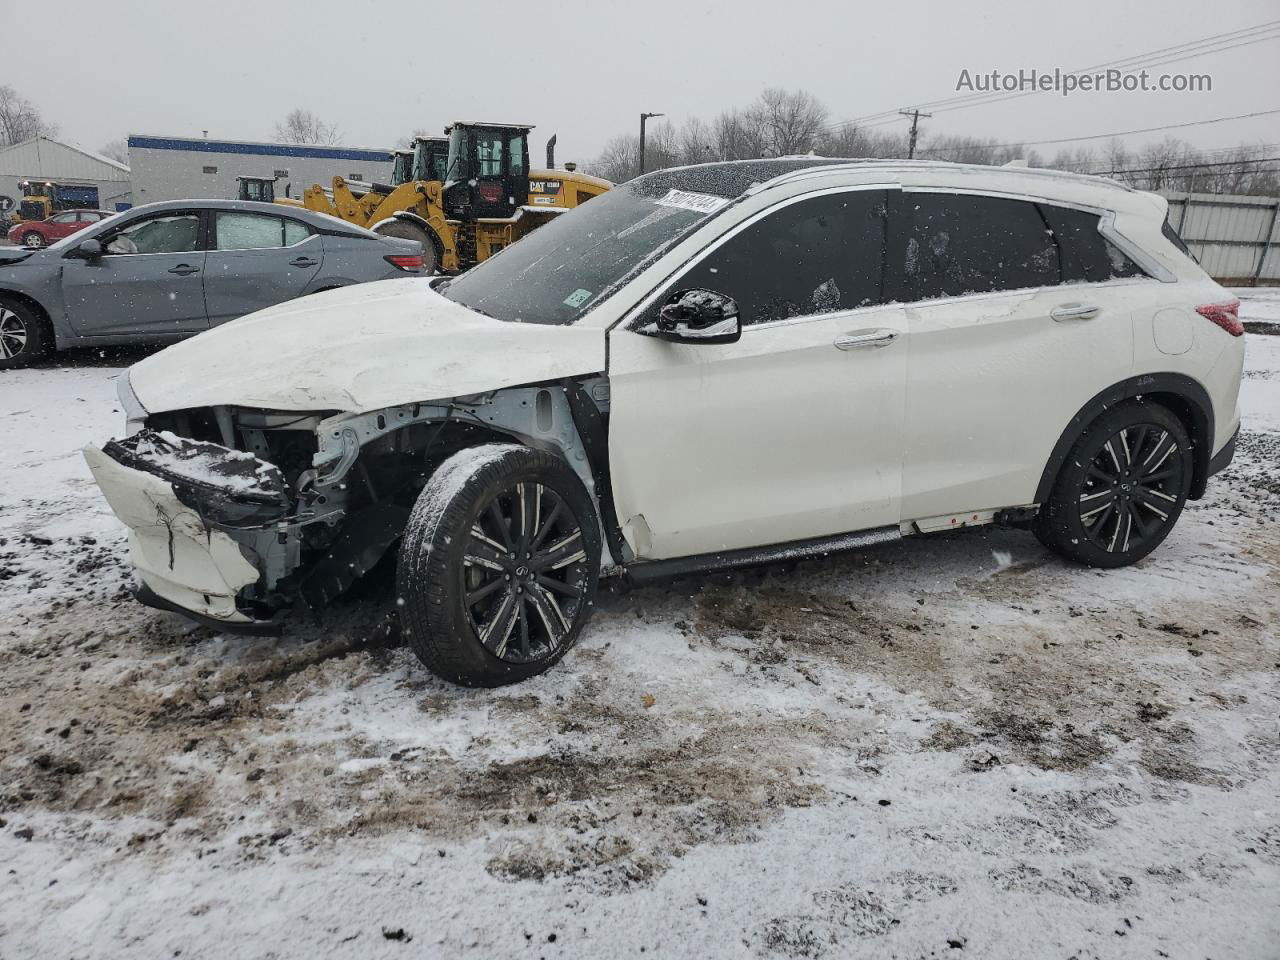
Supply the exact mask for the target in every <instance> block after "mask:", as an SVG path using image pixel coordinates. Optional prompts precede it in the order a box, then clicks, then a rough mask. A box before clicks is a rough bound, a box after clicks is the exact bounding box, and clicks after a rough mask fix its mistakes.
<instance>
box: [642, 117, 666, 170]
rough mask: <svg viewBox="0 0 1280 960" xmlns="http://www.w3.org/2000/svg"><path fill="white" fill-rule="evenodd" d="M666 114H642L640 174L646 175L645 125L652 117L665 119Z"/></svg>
mask: <svg viewBox="0 0 1280 960" xmlns="http://www.w3.org/2000/svg"><path fill="white" fill-rule="evenodd" d="M665 116H666V114H665V113H642V114H640V173H641V174H643V173H644V124H645V121H646V120H648V119H649V118H650V117H665Z"/></svg>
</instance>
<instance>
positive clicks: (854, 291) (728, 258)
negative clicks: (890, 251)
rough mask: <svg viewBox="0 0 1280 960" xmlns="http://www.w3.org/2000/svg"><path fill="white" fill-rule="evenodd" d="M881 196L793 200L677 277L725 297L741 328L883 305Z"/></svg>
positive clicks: (867, 194) (859, 194)
mask: <svg viewBox="0 0 1280 960" xmlns="http://www.w3.org/2000/svg"><path fill="white" fill-rule="evenodd" d="M884 247H885V195H884V193H883V192H882V191H879V190H861V191H855V192H851V193H841V194H828V195H826V196H821V197H813V198H811V199H809V200H801V201H800V202H798V203H793V204H791V205H790V206H786V207H783V208H782V209H781V210H778V211H776V212H774V213H771V214H769V215H768V216H766V217H764V218H763V219H762V220H758V221H756V222H755V223H753V224H752V225H751V226H749V227H747V228H746V229H745V230H743V231H742V232H741V233H738V234H736V235H735V236H733V237H732V238H730V239H729V240H728V241H727V242H726V243H724V244H723V245H722V246H720V247H719V248H717V249H716V250H714V251H713V252H712V253H711V254H710V255H709V256H708V257H707V258H706V259H704V260H703V261H702V262H701V263H699V264H698V265H697V266H695V267H694V268H693V269H692V270H690V271H689V272H688V273H686V274H685V275H684V276H682V277H681V278H680V280H679V283H678V285H679V287H681V288H682V289H684V288H691V287H700V288H705V289H708V290H715V291H716V292H718V293H724V294H727V295H729V296H731V297H733V298H734V299H735V300H736V301H737V302H738V310H739V312H740V315H741V317H742V324H743V326H747V325H750V324H755V323H769V322H770V321H773V320H785V319H787V318H788V317H798V316H808V315H812V314H819V313H830V312H832V311H835V310H852V309H853V308H854V307H862V306H867V305H868V304H875V303H881V302H882V301H883V297H882V290H881V276H882V267H883V263H884Z"/></svg>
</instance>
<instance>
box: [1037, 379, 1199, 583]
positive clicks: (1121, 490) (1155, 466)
mask: <svg viewBox="0 0 1280 960" xmlns="http://www.w3.org/2000/svg"><path fill="white" fill-rule="evenodd" d="M1191 477H1192V459H1191V442H1190V439H1189V438H1188V436H1187V431H1186V428H1185V427H1184V426H1183V425H1182V421H1180V420H1179V419H1178V418H1177V417H1176V416H1174V415H1173V414H1172V413H1170V412H1169V410H1167V409H1166V408H1165V407H1162V406H1160V405H1158V404H1155V403H1149V402H1141V401H1135V402H1132V403H1126V404H1123V405H1122V406H1119V407H1116V408H1115V409H1114V410H1112V411H1110V412H1108V413H1106V414H1104V415H1103V416H1101V417H1099V418H1098V419H1097V420H1096V421H1094V422H1093V423H1092V424H1090V425H1089V427H1088V429H1086V430H1085V432H1084V433H1083V434H1081V436H1080V438H1079V439H1078V440H1077V441H1076V443H1075V445H1074V446H1073V447H1072V448H1071V452H1070V453H1069V454H1068V455H1067V459H1066V462H1065V463H1064V464H1063V467H1062V470H1061V472H1060V473H1059V474H1058V479H1057V481H1056V482H1055V483H1054V486H1053V491H1052V493H1051V494H1050V495H1049V499H1048V500H1047V501H1046V502H1045V503H1044V504H1043V505H1042V506H1041V507H1040V513H1039V515H1038V516H1037V517H1036V520H1035V523H1034V525H1033V528H1032V529H1033V530H1034V531H1035V534H1036V537H1037V538H1038V539H1039V540H1040V542H1041V543H1043V544H1044V545H1045V546H1046V547H1048V548H1049V549H1050V550H1053V551H1054V552H1055V553H1058V554H1060V555H1062V556H1064V557H1066V558H1067V559H1069V560H1074V561H1076V562H1077V563H1083V564H1087V565H1088V566H1091V567H1123V566H1127V565H1128V564H1131V563H1136V562H1137V561H1138V560H1141V559H1142V558H1143V557H1145V556H1146V555H1147V554H1149V553H1150V552H1151V551H1152V550H1154V549H1155V548H1156V547H1158V546H1159V545H1160V544H1161V543H1162V542H1163V541H1164V539H1165V537H1167V536H1168V535H1169V532H1170V531H1171V530H1172V529H1173V525H1174V524H1175V523H1177V521H1178V517H1179V516H1180V515H1181V513H1182V508H1183V505H1184V504H1185V503H1186V501H1187V493H1188V491H1189V490H1190V489H1191Z"/></svg>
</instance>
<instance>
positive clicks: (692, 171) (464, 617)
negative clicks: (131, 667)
mask: <svg viewBox="0 0 1280 960" xmlns="http://www.w3.org/2000/svg"><path fill="white" fill-rule="evenodd" d="M1165 212H1166V204H1165V201H1164V200H1162V199H1161V198H1160V197H1157V196H1153V195H1151V194H1146V193H1138V192H1134V191H1132V190H1128V189H1126V188H1124V187H1121V186H1118V185H1116V184H1113V183H1109V182H1107V181H1103V180H1097V179H1092V178H1086V177H1079V176H1072V175H1066V174H1059V173H1050V172H1042V171H1032V170H1025V169H1009V168H990V167H974V166H959V165H951V164H936V163H911V162H900V161H823V160H815V159H810V158H799V159H783V160H773V161H750V162H742V163H732V164H711V165H706V166H699V167H689V168H683V169H677V170H665V171H661V172H659V173H654V174H650V175H648V176H645V177H642V178H640V179H638V180H634V181H632V182H630V183H627V184H625V185H622V186H620V187H617V188H616V189H614V190H612V191H610V192H609V193H607V194H604V195H603V196H601V197H598V198H596V199H593V200H592V201H591V202H590V203H588V204H586V205H584V206H583V207H581V208H579V209H578V210H576V211H574V212H572V213H568V214H565V215H563V216H562V217H561V218H560V220H558V221H557V222H555V223H553V224H550V225H548V226H546V227H544V228H542V229H541V230H539V231H537V232H536V233H534V234H532V235H531V236H529V237H527V238H525V239H524V240H521V241H520V242H519V243H518V244H515V245H513V246H512V247H510V248H509V249H507V250H505V251H503V252H502V254H501V255H499V256H497V257H495V258H493V259H491V260H489V261H487V262H485V263H483V264H481V265H480V266H478V267H476V268H475V269H473V270H471V271H470V272H468V273H466V274H464V275H462V276H460V277H457V278H454V279H439V278H437V279H434V280H427V279H405V280H393V281H387V282H384V283H378V284H370V285H366V286H361V287H356V288H352V289H349V290H342V291H337V292H334V293H330V294H323V295H320V296H316V297H310V298H306V299H304V300H298V301H294V302H292V303H288V304H285V305H283V306H279V307H273V308H271V309H269V310H265V311H262V312H260V313H258V314H254V315H252V316H250V317H248V318H245V319H243V320H240V321H237V322H235V323H230V324H227V325H226V326H224V327H221V328H219V329H217V330H213V331H210V332H209V333H206V334H203V335H201V336H199V337H196V338H195V339H193V340H190V341H188V342H186V343H183V344H179V345H177V346H174V347H170V348H169V349H168V350H165V351H164V352H162V353H160V354H157V355H156V356H154V357H152V358H150V359H148V360H145V361H143V362H142V363H140V364H138V365H137V366H135V367H133V368H132V370H131V371H130V374H129V376H128V378H127V379H122V400H123V402H124V404H125V406H126V408H127V409H128V410H129V412H130V431H129V435H128V436H127V437H126V438H125V439H123V440H120V441H112V442H111V443H108V444H107V445H106V446H105V447H104V448H103V449H102V450H98V449H96V448H89V449H88V450H87V451H86V455H87V457H88V459H89V463H90V465H91V467H92V468H93V471H94V474H95V475H96V477H97V480H98V483H99V484H100V486H101V487H102V490H103V492H104V493H105V494H106V497H107V499H108V500H109V501H110V503H111V505H112V507H113V508H114V509H115V511H116V513H117V514H118V515H119V517H120V518H121V519H122V520H123V521H124V522H125V523H126V524H127V525H128V526H129V527H130V528H131V531H132V536H131V546H132V554H133V560H134V563H135V564H136V566H137V568H138V572H139V573H140V575H141V579H142V586H141V588H140V590H139V597H140V599H142V600H143V602H146V603H150V604H152V605H154V606H159V607H164V608H168V609H178V610H181V611H183V612H186V613H188V614H189V615H191V616H194V617H196V618H197V619H200V620H203V621H205V622H209V623H214V624H216V625H218V626H219V627H222V628H226V629H234V628H238V629H241V630H245V631H255V630H266V629H276V628H278V625H279V621H280V620H281V619H282V618H283V617H284V616H286V615H287V613H288V611H289V609H290V608H294V607H298V606H302V607H310V608H316V607H319V606H321V605H322V604H324V603H326V602H328V601H329V600H331V599H333V598H334V597H335V596H337V595H338V594H340V593H342V592H343V591H344V590H345V589H346V588H347V587H348V586H350V585H351V583H352V582H353V581H354V580H355V579H356V578H357V577H359V576H361V575H362V574H363V573H365V572H366V571H367V570H369V569H370V568H371V567H372V566H373V565H374V564H375V563H377V562H378V560H379V558H380V557H382V555H383V554H384V553H385V552H386V551H388V550H389V549H391V548H392V547H393V546H394V545H395V544H396V543H397V542H398V543H399V547H398V549H399V569H398V585H399V587H398V589H399V601H400V604H401V616H402V623H403V626H404V630H405V632H406V634H407V636H408V639H409V641H410V642H411V644H412V645H413V648H414V650H415V651H416V652H417V653H418V655H419V656H420V657H421V658H422V660H423V662H424V663H426V665H427V666H428V667H430V668H431V669H432V670H434V671H435V672H437V673H438V674H440V675H441V676H444V677H447V678H449V679H451V680H454V681H457V682H460V683H466V684H487V685H491V684H501V683H507V682H511V681H514V680H519V679H522V678H524V677H528V676H531V675H533V674H536V673H538V672H540V671H542V670H544V669H546V668H547V667H548V666H549V665H550V664H552V663H554V662H555V661H556V660H558V659H559V658H560V657H561V656H563V655H564V653H565V651H566V650H568V648H569V647H570V646H571V645H572V644H573V642H574V640H575V639H576V638H577V636H578V635H579V633H580V632H581V631H582V629H583V626H584V624H585V623H586V621H587V619H588V617H589V615H590V611H591V607H592V602H593V598H594V596H595V590H596V582H597V579H598V578H599V577H600V576H601V575H614V574H616V575H627V576H630V577H632V578H636V579H640V578H645V577H653V576H668V575H671V574H673V573H680V572H687V571H693V570H709V569H718V568H723V567H728V566H735V565H741V564H751V563H759V562H766V561H769V560H774V559H779V558H792V557H802V556H810V555H815V554H821V553H827V552H829V551H832V550H838V549H842V548H849V547H857V546H864V545H867V544H871V543H875V542H878V541H884V540H890V539H896V538H898V537H901V536H904V535H910V534H917V533H928V532H930V531H935V530H945V529H954V528H956V527H960V526H965V525H971V524H982V523H991V522H995V521H1002V522H1012V523H1024V524H1030V526H1031V527H1032V529H1033V530H1034V531H1035V533H1036V535H1037V536H1038V537H1039V538H1040V540H1041V541H1042V542H1043V543H1044V544H1046V545H1047V546H1048V547H1050V548H1051V549H1053V550H1055V551H1057V552H1058V553H1060V554H1062V555H1063V556H1065V557H1068V558H1070V559H1072V560H1076V561H1079V562H1082V563H1086V564H1092V565H1095V566H1102V567H1111V566H1118V565H1121V564H1127V563H1133V562H1134V561H1136V560H1138V559H1140V558H1141V557H1143V556H1145V555H1146V554H1147V553H1149V552H1150V551H1151V550H1153V549H1154V548H1155V547H1156V546H1157V545H1158V544H1159V543H1160V542H1161V541H1162V540H1163V539H1164V538H1165V537H1166V536H1167V535H1168V533H1169V531H1170V529H1171V528H1172V527H1173V524H1174V522H1175V521H1176V520H1177V518H1178V515H1179V513H1180V512H1181V510H1182V507H1183V503H1184V502H1185V501H1186V500H1187V499H1188V498H1191V499H1194V498H1197V497H1199V496H1201V495H1202V494H1203V492H1204V489H1205V484H1206V482H1207V480H1208V478H1209V476H1210V475H1211V474H1212V473H1214V472H1215V471H1216V470H1218V469H1221V468H1222V467H1223V466H1224V465H1225V464H1226V463H1227V462H1228V461H1229V459H1230V458H1231V455H1232V451H1233V449H1234V438H1235V434H1236V431H1237V428H1238V424H1239V419H1240V417H1239V410H1238V408H1237V392H1238V388H1239V384H1240V374H1241V364H1242V360H1243V353H1244V349H1243V340H1242V338H1241V333H1242V327H1241V324H1240V322H1239V320H1238V318H1237V315H1236V311H1237V304H1236V302H1235V301H1233V300H1232V298H1231V297H1230V295H1229V294H1228V293H1227V292H1226V291H1225V290H1223V289H1222V288H1221V287H1219V286H1218V285H1217V284H1215V283H1214V282H1213V281H1212V280H1210V279H1209V277H1207V276H1206V275H1205V274H1204V272H1203V271H1202V270H1201V269H1200V268H1199V266H1197V264H1196V263H1195V261H1194V260H1193V259H1192V258H1191V256H1190V255H1189V254H1188V253H1187V251H1186V248H1185V247H1184V246H1183V245H1182V243H1181V241H1180V240H1179V239H1178V237H1177V235H1176V234H1175V233H1174V232H1173V231H1172V230H1171V229H1170V228H1169V226H1168V224H1167V223H1166V220H1165Z"/></svg>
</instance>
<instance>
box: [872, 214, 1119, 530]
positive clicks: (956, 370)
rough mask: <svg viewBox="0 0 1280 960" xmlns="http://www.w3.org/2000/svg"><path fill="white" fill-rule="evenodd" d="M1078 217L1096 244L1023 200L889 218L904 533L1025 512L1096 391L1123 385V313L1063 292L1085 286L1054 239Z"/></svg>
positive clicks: (1098, 298)
mask: <svg viewBox="0 0 1280 960" xmlns="http://www.w3.org/2000/svg"><path fill="white" fill-rule="evenodd" d="M1055 211H1057V212H1055ZM1080 217H1083V218H1085V220H1087V221H1091V223H1092V226H1091V227H1089V225H1088V224H1087V223H1086V224H1085V227H1086V228H1088V229H1091V230H1092V232H1093V235H1094V237H1095V239H1098V240H1099V241H1100V242H1101V238H1100V237H1099V236H1098V233H1097V229H1098V222H1099V219H1098V216H1097V214H1088V213H1084V212H1083V211H1076V210H1070V209H1068V208H1052V209H1050V208H1048V207H1046V206H1045V205H1044V204H1041V203H1036V202H1033V201H1031V200H1025V199H1018V198H1013V197H1001V196H992V195H982V194H973V193H958V192H953V191H946V190H918V191H912V190H909V189H908V190H904V191H903V193H902V194H901V196H900V198H899V201H898V202H897V203H895V204H894V205H892V206H891V209H890V219H889V222H890V229H889V258H888V262H889V265H890V273H891V279H890V286H891V289H892V290H893V291H894V293H893V295H894V296H895V297H896V298H897V299H898V300H900V301H902V302H903V303H904V304H906V308H907V309H906V315H907V330H908V337H909V340H910V344H909V345H910V350H909V359H908V370H907V404H906V422H905V430H904V444H905V451H904V460H903V519H904V520H926V519H933V518H938V517H944V518H945V517H947V516H955V515H958V514H961V513H964V512H968V511H978V510H986V509H998V508H1001V507H1010V506H1016V505H1022V504H1027V503H1030V502H1031V501H1032V500H1033V499H1034V497H1035V489H1036V486H1037V484H1038V482H1039V480H1040V474H1041V472H1042V471H1043V469H1044V465H1045V463H1046V462H1047V461H1048V457H1049V453H1050V451H1051V450H1052V448H1053V445H1054V444H1055V443H1056V442H1057V440H1058V437H1059V436H1060V435H1061V433H1062V431H1063V429H1065V428H1066V426H1067V424H1068V423H1069V422H1070V420H1071V418H1072V417H1073V416H1074V415H1075V414H1076V412H1077V411H1078V410H1079V409H1080V408H1081V406H1083V405H1084V403H1085V402H1086V401H1088V400H1089V399H1090V397H1092V396H1093V394H1094V393H1096V392H1097V390H1098V389H1101V387H1097V388H1094V387H1092V386H1091V384H1095V383H1096V384H1102V385H1103V386H1105V385H1108V384H1112V383H1115V382H1117V381H1119V380H1122V379H1124V378H1125V377H1126V376H1128V375H1129V371H1130V369H1131V367H1132V361H1133V337H1132V330H1131V323H1130V317H1129V311H1128V309H1127V308H1125V307H1124V306H1123V302H1122V300H1118V299H1117V298H1116V297H1114V296H1111V295H1109V294H1108V293H1107V292H1106V291H1105V290H1103V289H1101V288H1100V287H1099V286H1096V285H1091V284H1077V283H1074V282H1073V283H1065V284H1064V283H1063V280H1064V278H1066V279H1068V280H1076V279H1084V278H1082V277H1077V276H1076V274H1077V273H1078V267H1077V265H1076V264H1075V262H1074V260H1073V259H1072V257H1073V254H1072V249H1071V248H1065V249H1064V243H1063V241H1062V239H1061V236H1060V235H1061V234H1062V233H1064V232H1066V230H1067V229H1068V227H1073V228H1074V227H1075V226H1079V218H1080ZM1117 253H1118V251H1117ZM1120 256H1121V257H1123V255H1120Z"/></svg>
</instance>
